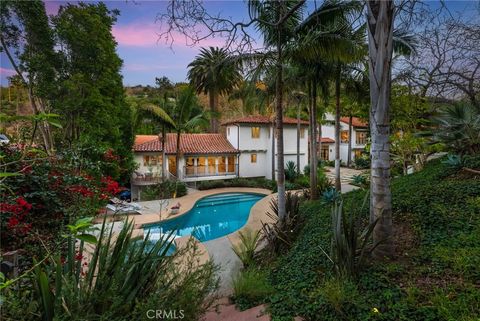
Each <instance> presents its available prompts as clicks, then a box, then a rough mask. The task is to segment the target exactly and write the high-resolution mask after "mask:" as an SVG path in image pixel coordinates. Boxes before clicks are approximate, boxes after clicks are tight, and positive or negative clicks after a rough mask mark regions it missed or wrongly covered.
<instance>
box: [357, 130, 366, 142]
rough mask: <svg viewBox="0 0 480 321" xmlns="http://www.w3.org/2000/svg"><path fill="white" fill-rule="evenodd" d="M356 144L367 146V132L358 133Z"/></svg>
mask: <svg viewBox="0 0 480 321" xmlns="http://www.w3.org/2000/svg"><path fill="white" fill-rule="evenodd" d="M355 143H356V144H357V145H365V144H366V143H367V132H357V133H356V137H355Z"/></svg>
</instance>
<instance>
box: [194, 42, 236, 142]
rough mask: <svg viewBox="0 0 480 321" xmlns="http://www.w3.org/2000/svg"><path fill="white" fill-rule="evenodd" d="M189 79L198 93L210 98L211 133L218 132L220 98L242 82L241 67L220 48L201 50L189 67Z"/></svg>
mask: <svg viewBox="0 0 480 321" xmlns="http://www.w3.org/2000/svg"><path fill="white" fill-rule="evenodd" d="M188 67H189V68H190V70H189V71H188V79H189V80H190V82H191V83H192V85H193V86H194V88H195V89H196V91H197V92H198V93H201V92H203V93H205V94H208V96H209V104H210V111H211V113H212V117H211V125H210V131H211V132H213V133H216V132H218V119H217V118H218V116H217V115H216V114H217V112H218V106H217V105H218V96H219V95H224V94H229V93H231V92H232V90H233V89H234V88H235V87H236V86H237V85H238V84H239V83H240V82H241V80H242V75H241V73H240V68H239V65H238V63H237V62H236V61H234V60H233V59H231V57H230V56H229V54H228V52H227V50H225V49H222V48H218V47H209V48H208V49H207V48H201V49H200V54H199V55H197V56H196V57H195V59H194V60H193V61H192V62H191V63H190V64H189V65H188Z"/></svg>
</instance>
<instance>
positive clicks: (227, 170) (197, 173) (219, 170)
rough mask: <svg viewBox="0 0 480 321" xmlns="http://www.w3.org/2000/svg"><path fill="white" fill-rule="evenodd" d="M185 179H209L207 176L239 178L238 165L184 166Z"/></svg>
mask: <svg viewBox="0 0 480 321" xmlns="http://www.w3.org/2000/svg"><path fill="white" fill-rule="evenodd" d="M183 173H184V175H183V177H184V178H195V177H207V176H237V175H238V164H235V165H234V164H229V165H218V166H213V165H212V166H184V167H183Z"/></svg>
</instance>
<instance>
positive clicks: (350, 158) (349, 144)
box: [347, 114, 352, 167]
mask: <svg viewBox="0 0 480 321" xmlns="http://www.w3.org/2000/svg"><path fill="white" fill-rule="evenodd" d="M350 165H352V114H350V117H349V118H348V156H347V167H350Z"/></svg>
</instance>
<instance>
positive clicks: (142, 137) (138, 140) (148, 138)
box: [135, 135, 158, 145]
mask: <svg viewBox="0 0 480 321" xmlns="http://www.w3.org/2000/svg"><path fill="white" fill-rule="evenodd" d="M157 138H158V135H136V136H135V145H140V144H143V143H146V142H149V141H151V140H155V139H157Z"/></svg>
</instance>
